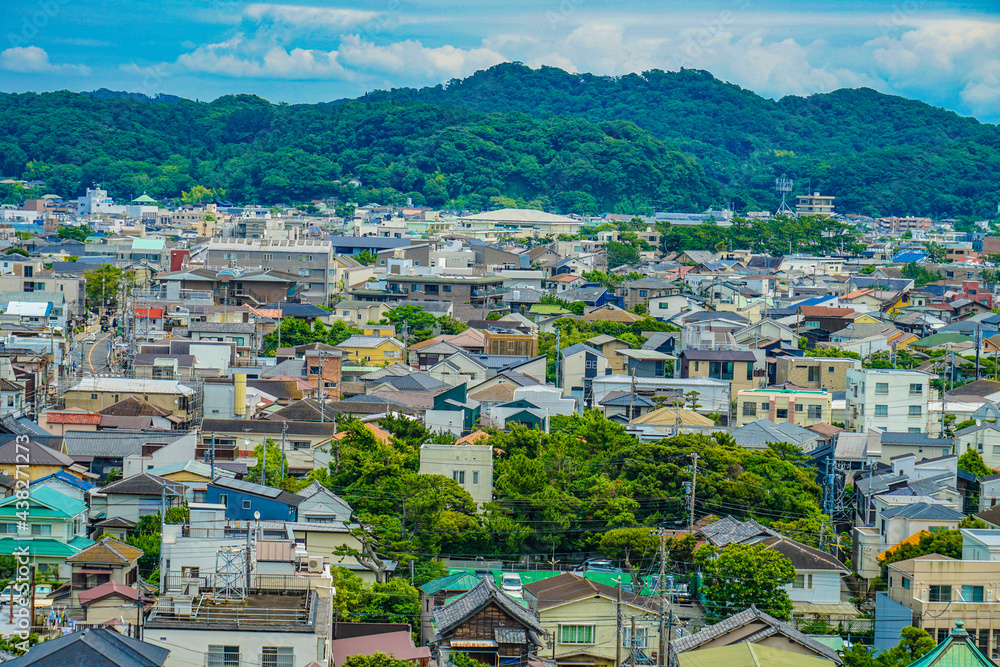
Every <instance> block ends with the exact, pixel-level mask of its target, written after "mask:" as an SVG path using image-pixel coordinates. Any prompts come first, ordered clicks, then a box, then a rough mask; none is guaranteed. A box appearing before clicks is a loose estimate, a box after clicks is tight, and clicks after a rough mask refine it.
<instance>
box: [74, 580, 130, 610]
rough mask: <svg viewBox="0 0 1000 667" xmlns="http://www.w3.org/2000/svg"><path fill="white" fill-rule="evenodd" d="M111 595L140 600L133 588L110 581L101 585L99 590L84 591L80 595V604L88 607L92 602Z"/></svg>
mask: <svg viewBox="0 0 1000 667" xmlns="http://www.w3.org/2000/svg"><path fill="white" fill-rule="evenodd" d="M109 595H121V596H122V597H124V598H128V599H129V600H138V599H139V594H138V593H137V592H136V590H135V589H134V588H132V587H131V586H126V585H125V584H119V583H118V582H117V581H108V582H105V583H103V584H101V585H100V586H98V587H97V588H91V589H90V590H89V591H83V592H82V593H80V604H82V605H88V604H90V603H91V602H95V601H97V600H100V599H102V598H106V597H108V596H109Z"/></svg>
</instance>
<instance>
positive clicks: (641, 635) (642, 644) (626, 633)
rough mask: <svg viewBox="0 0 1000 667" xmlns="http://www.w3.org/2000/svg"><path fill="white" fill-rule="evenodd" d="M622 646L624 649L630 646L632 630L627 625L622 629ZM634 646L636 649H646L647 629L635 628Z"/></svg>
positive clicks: (647, 640) (647, 644)
mask: <svg viewBox="0 0 1000 667" xmlns="http://www.w3.org/2000/svg"><path fill="white" fill-rule="evenodd" d="M622 646H624V647H626V648H630V647H631V646H632V628H630V627H629V626H627V625H626V626H625V627H624V628H623V629H622ZM635 646H636V648H646V647H647V646H649V628H644V627H641V626H636V628H635Z"/></svg>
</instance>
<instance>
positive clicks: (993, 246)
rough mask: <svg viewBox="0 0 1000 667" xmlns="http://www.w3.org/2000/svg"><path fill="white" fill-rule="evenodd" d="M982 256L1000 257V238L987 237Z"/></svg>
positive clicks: (984, 240) (984, 241)
mask: <svg viewBox="0 0 1000 667" xmlns="http://www.w3.org/2000/svg"><path fill="white" fill-rule="evenodd" d="M980 254H981V255H1000V236H987V237H986V238H984V239H983V251H982V253H980Z"/></svg>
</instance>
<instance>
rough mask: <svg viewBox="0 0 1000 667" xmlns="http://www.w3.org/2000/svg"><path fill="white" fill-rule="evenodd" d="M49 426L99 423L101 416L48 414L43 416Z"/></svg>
mask: <svg viewBox="0 0 1000 667" xmlns="http://www.w3.org/2000/svg"><path fill="white" fill-rule="evenodd" d="M45 419H46V421H48V423H49V424H91V425H93V426H97V425H98V424H100V423H101V415H99V414H96V413H94V412H49V413H46V415H45Z"/></svg>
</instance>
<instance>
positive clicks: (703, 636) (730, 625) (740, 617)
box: [672, 605, 843, 665]
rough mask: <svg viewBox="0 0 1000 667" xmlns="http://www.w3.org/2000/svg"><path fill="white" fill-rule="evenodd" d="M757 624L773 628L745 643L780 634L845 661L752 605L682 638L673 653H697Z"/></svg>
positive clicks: (837, 662)
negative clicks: (712, 642)
mask: <svg viewBox="0 0 1000 667" xmlns="http://www.w3.org/2000/svg"><path fill="white" fill-rule="evenodd" d="M754 621H763V622H764V623H766V624H767V625H769V626H770V627H771V629H770V630H761V631H759V632H758V633H755V635H760V636H759V637H755V636H751V637H745V638H742V641H754V640H755V639H756V640H760V639H763V638H764V637H766V636H769V635H772V634H775V633H779V634H782V635H784V636H786V637H788V638H789V640H791V641H793V642H795V643H797V644H801V645H802V646H805V647H806V648H808V649H810V650H811V651H813V652H814V653H817V654H819V655H821V656H823V657H824V658H827V659H829V660H832V661H833V662H835V663H836V664H838V665H840V664H843V660H842V659H841V657H840V655H839V654H838V653H837V652H836V651H835V650H833V649H832V648H829V647H828V646H824V645H823V644H821V643H819V642H818V641H816V640H815V639H812V638H811V637H809V636H808V635H805V634H803V633H801V632H799V631H798V630H796V629H795V628H793V627H792V626H791V625H789V624H787V623H783V622H782V621H779V620H778V619H776V618H774V617H773V616H770V615H769V614H765V613H764V612H762V611H760V610H759V609H757V607H755V606H753V605H751V606H750V608H749V609H746V610H744V611H741V612H740V613H738V614H734V615H733V616H730V617H729V618H727V619H726V620H724V621H721V622H719V623H716V624H714V625H709V626H707V627H705V628H702V629H701V630H699V631H698V632H696V633H694V634H692V635H688V636H686V637H681V638H680V639H676V640H674V642H673V648H672V650H673V653H674V655H675V656H676V655H677V654H678V653H684V652H686V651H693V650H695V649H697V648H698V647H699V646H702V645H703V644H707V643H708V642H710V641H712V640H715V639H718V638H720V637H723V636H724V635H727V634H729V633H730V632H734V631H736V630H739V629H740V628H742V627H745V626H746V625H748V624H749V623H753V622H754Z"/></svg>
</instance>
